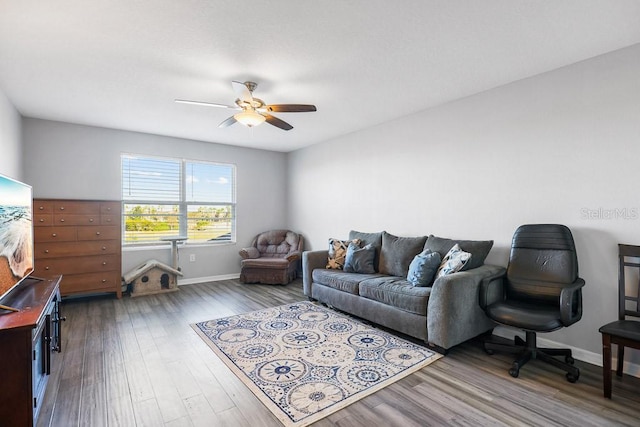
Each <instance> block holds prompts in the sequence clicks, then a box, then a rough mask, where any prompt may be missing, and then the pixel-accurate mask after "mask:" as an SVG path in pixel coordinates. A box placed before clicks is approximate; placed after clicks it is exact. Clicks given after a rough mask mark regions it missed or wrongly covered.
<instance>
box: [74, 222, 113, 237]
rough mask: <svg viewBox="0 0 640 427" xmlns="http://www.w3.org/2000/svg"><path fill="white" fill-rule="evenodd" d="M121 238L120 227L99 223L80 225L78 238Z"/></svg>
mask: <svg viewBox="0 0 640 427" xmlns="http://www.w3.org/2000/svg"><path fill="white" fill-rule="evenodd" d="M119 238H120V227H116V226H111V225H99V226H95V227H78V240H114V239H119Z"/></svg>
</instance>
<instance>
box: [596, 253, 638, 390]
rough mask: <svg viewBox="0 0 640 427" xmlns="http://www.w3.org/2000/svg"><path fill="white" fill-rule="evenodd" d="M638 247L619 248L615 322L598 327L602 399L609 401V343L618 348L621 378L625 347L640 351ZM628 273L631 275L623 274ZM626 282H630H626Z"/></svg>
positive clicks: (617, 367)
mask: <svg viewBox="0 0 640 427" xmlns="http://www.w3.org/2000/svg"><path fill="white" fill-rule="evenodd" d="M638 259H640V246H632V245H618V263H619V264H618V265H619V267H618V269H619V270H618V320H616V321H615V322H611V323H608V324H606V325H604V326H603V327H601V328H600V333H601V334H602V381H603V391H604V397H606V398H608V399H611V344H616V345H617V346H618V363H617V366H616V375H617V376H618V377H622V367H623V363H624V348H625V347H630V348H635V349H636V350H640V322H639V321H638V320H632V319H634V318H635V319H638V318H640V293H639V292H640V279H639V278H640V262H638ZM627 271H628V272H629V273H630V274H628V275H627V274H626V273H627ZM627 279H629V280H627Z"/></svg>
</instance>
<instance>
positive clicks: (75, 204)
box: [53, 200, 100, 215]
mask: <svg viewBox="0 0 640 427" xmlns="http://www.w3.org/2000/svg"><path fill="white" fill-rule="evenodd" d="M53 212H54V213H60V212H66V213H71V214H94V215H98V214H99V213H100V205H99V204H98V203H92V202H86V201H80V200H54V201H53Z"/></svg>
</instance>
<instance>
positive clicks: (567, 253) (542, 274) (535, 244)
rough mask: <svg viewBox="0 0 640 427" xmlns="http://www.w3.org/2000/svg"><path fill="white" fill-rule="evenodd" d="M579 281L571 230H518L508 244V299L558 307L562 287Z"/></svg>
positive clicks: (532, 226)
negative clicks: (509, 248) (509, 251)
mask: <svg viewBox="0 0 640 427" xmlns="http://www.w3.org/2000/svg"><path fill="white" fill-rule="evenodd" d="M577 278H578V258H577V256H576V249H575V244H574V242H573V236H572V234H571V230H569V229H568V228H567V227H566V226H564V225H558V224H530V225H522V226H520V227H519V228H518V229H517V230H516V232H515V234H514V236H513V241H512V242H511V255H510V257H509V266H508V267H507V280H506V291H507V298H509V299H514V300H523V301H527V302H535V301H538V302H541V303H550V304H558V300H559V298H560V292H561V291H562V288H563V287H566V286H567V285H570V284H572V283H573V282H575V280H576V279H577Z"/></svg>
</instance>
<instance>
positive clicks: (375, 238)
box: [349, 230, 383, 271]
mask: <svg viewBox="0 0 640 427" xmlns="http://www.w3.org/2000/svg"><path fill="white" fill-rule="evenodd" d="M382 233H383V232H382V231H380V232H378V233H363V232H362V231H356V230H351V231H350V232H349V240H353V239H359V240H360V242H362V243H361V244H360V246H366V245H372V246H373V247H374V248H375V250H376V256H375V259H374V260H373V267H374V268H375V269H376V271H379V270H380V249H381V248H382Z"/></svg>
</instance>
